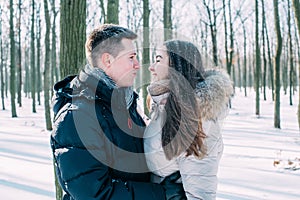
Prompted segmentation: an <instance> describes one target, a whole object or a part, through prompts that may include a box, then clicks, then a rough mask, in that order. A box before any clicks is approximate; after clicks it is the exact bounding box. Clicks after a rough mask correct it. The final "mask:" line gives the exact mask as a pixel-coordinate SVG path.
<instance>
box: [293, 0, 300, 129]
mask: <svg viewBox="0 0 300 200" xmlns="http://www.w3.org/2000/svg"><path fill="white" fill-rule="evenodd" d="M293 7H294V16H295V19H296V22H297V26H298V36H299V37H300V1H299V0H293ZM298 59H299V58H298ZM298 72H300V61H299V62H298ZM298 76H299V77H298V80H300V73H299V75H298ZM298 85H299V89H298V93H299V98H298V126H299V128H300V84H298Z"/></svg>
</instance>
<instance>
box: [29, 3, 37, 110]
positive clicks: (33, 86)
mask: <svg viewBox="0 0 300 200" xmlns="http://www.w3.org/2000/svg"><path fill="white" fill-rule="evenodd" d="M31 12H32V13H31V34H30V35H31V39H30V69H31V98H32V112H33V113H36V99H35V94H36V70H35V69H36V67H35V38H34V32H35V29H34V25H35V23H34V21H35V20H34V13H35V0H32V1H31Z"/></svg>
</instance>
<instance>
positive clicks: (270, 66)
mask: <svg viewBox="0 0 300 200" xmlns="http://www.w3.org/2000/svg"><path fill="white" fill-rule="evenodd" d="M265 31H266V42H267V47H268V60H269V61H268V63H269V72H270V73H269V74H270V75H269V78H270V82H271V90H272V100H273V101H274V70H273V62H272V57H271V48H270V41H269V34H268V29H267V24H266V23H265Z"/></svg>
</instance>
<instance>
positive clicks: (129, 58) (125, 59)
mask: <svg viewBox="0 0 300 200" xmlns="http://www.w3.org/2000/svg"><path fill="white" fill-rule="evenodd" d="M121 42H122V44H123V46H124V49H123V50H122V51H120V52H119V54H118V55H117V56H116V57H112V60H111V65H110V67H109V68H108V70H107V71H106V73H107V75H109V76H110V77H111V78H112V80H114V81H115V82H116V84H117V85H118V86H119V87H130V86H132V85H133V83H134V79H135V77H136V75H137V71H138V70H139V69H140V64H139V62H138V60H137V58H136V49H135V47H134V44H133V41H132V40H130V39H126V38H124V39H122V41H121Z"/></svg>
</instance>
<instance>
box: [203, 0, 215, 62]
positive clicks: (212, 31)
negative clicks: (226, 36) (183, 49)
mask: <svg viewBox="0 0 300 200" xmlns="http://www.w3.org/2000/svg"><path fill="white" fill-rule="evenodd" d="M202 2H203V5H204V7H205V8H206V12H207V15H208V18H209V27H210V34H211V40H212V50H213V61H214V64H215V66H218V65H219V64H218V46H217V22H216V21H217V10H216V5H215V0H212V3H213V8H212V11H211V9H210V8H209V5H208V4H207V2H206V0H203V1H202ZM211 12H212V13H211Z"/></svg>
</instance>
